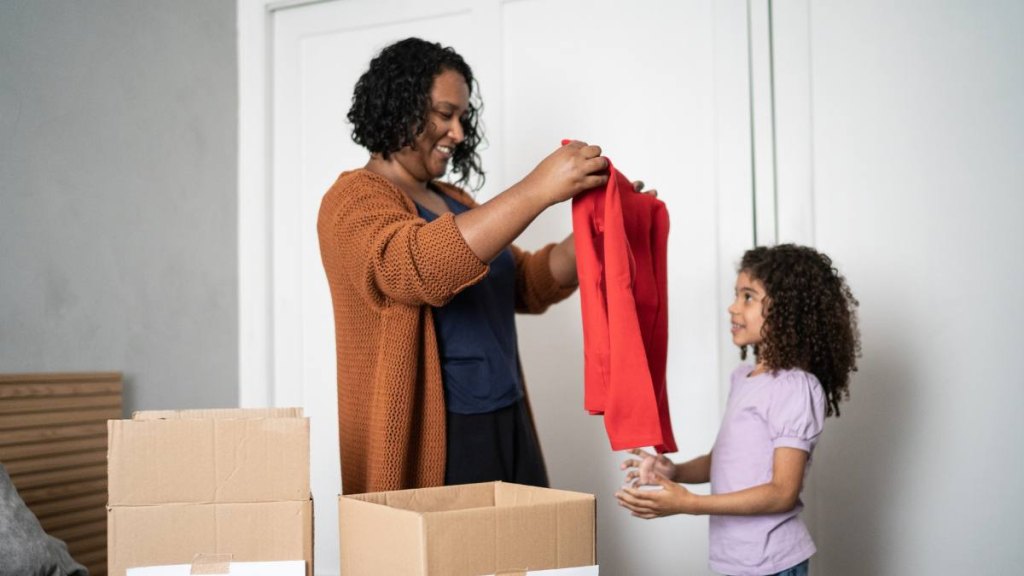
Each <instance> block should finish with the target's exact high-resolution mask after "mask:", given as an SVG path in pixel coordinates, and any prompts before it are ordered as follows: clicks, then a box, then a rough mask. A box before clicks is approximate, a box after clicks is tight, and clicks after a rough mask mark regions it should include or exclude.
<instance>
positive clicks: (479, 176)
mask: <svg viewBox="0 0 1024 576" xmlns="http://www.w3.org/2000/svg"><path fill="white" fill-rule="evenodd" d="M445 70H452V71H455V72H458V73H459V74H461V75H462V77H463V78H465V80H466V85H467V86H469V93H470V101H469V109H468V110H467V111H466V113H465V115H463V116H462V118H461V122H462V130H463V132H464V133H465V139H464V140H463V141H462V142H460V143H459V144H458V145H457V146H456V147H455V151H454V152H453V153H452V172H453V173H455V174H458V175H459V178H458V179H457V180H456V183H457V184H460V185H462V184H465V183H468V182H469V179H470V177H471V176H472V175H474V174H475V175H476V178H475V180H476V182H475V185H474V186H473V189H474V190H477V189H479V188H480V187H481V186H483V182H484V172H483V169H482V168H481V165H480V156H479V155H478V154H477V152H476V148H477V145H479V144H480V142H481V141H482V140H483V131H482V129H481V127H480V126H479V125H478V122H479V113H480V110H481V109H482V107H483V105H482V104H481V102H480V100H479V97H474V96H473V95H474V92H475V91H474V90H473V87H474V84H475V82H474V80H473V71H472V70H471V69H470V68H469V65H468V64H466V61H465V60H463V59H462V56H459V54H458V53H457V52H455V50H453V49H452V48H450V47H445V46H441V45H440V44H438V43H436V42H427V41H426V40H421V39H419V38H406V39H405V40H400V41H398V42H395V43H394V44H391V45H390V46H387V47H386V48H384V49H383V50H381V51H380V54H378V55H377V56H376V57H375V58H374V59H373V60H371V61H370V68H369V69H368V70H367V71H366V72H364V73H363V75H362V76H361V77H360V78H359V81H358V82H356V88H355V92H354V93H353V94H352V107H351V108H350V109H349V111H348V120H349V122H351V123H352V140H353V141H355V143H356V144H359V145H360V146H363V147H364V148H366V149H367V150H369V151H370V152H371V153H373V154H380V155H381V156H382V157H384V159H385V160H386V159H387V158H388V157H389V156H390V155H391V154H393V153H395V152H398V151H399V150H401V149H402V148H403V147H405V146H408V145H412V144H413V142H414V141H415V139H416V136H418V135H419V134H422V133H423V131H424V130H425V129H426V127H427V114H428V112H429V110H430V106H431V102H430V91H431V89H432V87H433V85H434V78H436V77H437V76H439V75H440V74H441V73H442V72H444V71H445Z"/></svg>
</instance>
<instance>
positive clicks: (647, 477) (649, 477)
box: [619, 448, 676, 487]
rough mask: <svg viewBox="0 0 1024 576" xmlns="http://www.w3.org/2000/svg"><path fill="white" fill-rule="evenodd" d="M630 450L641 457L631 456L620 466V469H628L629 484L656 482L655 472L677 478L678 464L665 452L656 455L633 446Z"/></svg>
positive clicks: (669, 477)
mask: <svg viewBox="0 0 1024 576" xmlns="http://www.w3.org/2000/svg"><path fill="white" fill-rule="evenodd" d="M629 452H630V453H631V454H633V455H634V456H638V457H639V458H630V459H628V460H625V461H624V462H623V463H622V464H621V465H620V466H619V468H620V469H622V470H627V472H626V481H625V484H626V485H627V486H632V487H636V486H637V485H643V484H654V483H655V480H654V474H655V473H658V474H661V475H662V476H664V477H665V478H667V479H669V480H674V479H675V476H676V465H675V464H674V463H673V462H672V461H671V460H669V459H668V456H665V455H664V454H659V455H657V456H655V455H654V454H651V453H650V452H647V451H645V450H643V449H641V448H633V449H632V450H630V451H629Z"/></svg>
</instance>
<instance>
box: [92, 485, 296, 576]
mask: <svg viewBox="0 0 1024 576" xmlns="http://www.w3.org/2000/svg"><path fill="white" fill-rule="evenodd" d="M196 554H231V555H232V558H233V560H234V561H237V562H265V561H283V560H303V561H304V562H305V563H306V565H307V570H306V573H307V574H312V562H313V502H312V501H311V500H306V501H305V502H261V503H255V504H235V503H229V504H164V505H161V506H116V507H110V508H107V561H108V565H109V568H110V570H109V573H110V575H111V576H124V575H125V572H126V570H127V569H128V568H129V567H144V566H162V565H168V564H186V563H191V562H192V561H193V559H194V558H195V556H196Z"/></svg>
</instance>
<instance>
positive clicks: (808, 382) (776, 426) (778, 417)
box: [767, 371, 825, 452]
mask: <svg viewBox="0 0 1024 576" xmlns="http://www.w3.org/2000/svg"><path fill="white" fill-rule="evenodd" d="M773 388H774V389H773V395H772V399H771V403H770V404H769V407H768V413H767V419H768V428H769V431H770V433H771V439H772V447H773V448H796V449H798V450H803V451H805V452H811V451H812V450H813V449H814V445H815V444H817V442H818V437H819V436H820V435H821V431H822V428H823V426H824V423H825V391H824V390H823V389H822V387H821V384H820V383H818V379H817V378H815V377H814V375H812V374H809V373H807V372H802V371H794V372H790V373H788V374H786V375H785V376H784V377H783V378H781V379H780V380H779V381H778V382H777V383H776V384H775V386H774V387H773Z"/></svg>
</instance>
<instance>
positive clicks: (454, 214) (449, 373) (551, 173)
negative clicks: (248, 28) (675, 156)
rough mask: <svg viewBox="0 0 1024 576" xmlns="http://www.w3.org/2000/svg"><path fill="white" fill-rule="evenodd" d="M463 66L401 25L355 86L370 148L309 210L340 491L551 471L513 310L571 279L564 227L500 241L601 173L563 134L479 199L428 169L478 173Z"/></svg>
mask: <svg viewBox="0 0 1024 576" xmlns="http://www.w3.org/2000/svg"><path fill="white" fill-rule="evenodd" d="M473 84H474V83H473V73H472V71H471V70H470V68H469V66H468V65H467V64H466V63H465V61H463V59H462V57H461V56H459V55H458V54H457V53H456V52H455V51H454V50H452V49H451V48H444V47H441V46H440V45H439V44H435V43H431V42H426V41H423V40H420V39H417V38H409V39H406V40H402V41H400V42H397V43H395V44H392V45H390V46H388V47H386V48H385V49H384V50H383V51H381V53H380V54H379V55H378V56H377V57H376V58H374V59H373V60H372V61H371V62H370V67H369V70H367V72H366V73H364V74H363V76H362V77H361V78H360V79H359V81H358V83H357V84H356V88H355V93H354V95H353V97H352V108H351V110H350V111H349V114H348V118H349V120H350V121H351V122H352V124H353V132H352V138H353V140H354V141H355V142H356V143H358V144H360V145H362V146H364V147H365V148H367V150H369V152H370V159H369V161H368V162H367V163H366V165H365V166H364V167H363V168H361V169H358V170H354V171H351V172H345V173H343V174H342V175H341V176H340V177H339V178H338V180H337V182H335V184H334V185H333V186H332V187H331V189H330V190H328V192H327V193H326V195H325V196H324V199H323V203H322V205H321V208H320V215H319V221H318V225H317V229H318V233H319V237H320V250H321V256H322V258H323V263H324V268H325V270H326V272H327V279H328V282H329V284H330V288H331V297H332V300H333V304H334V314H335V335H336V339H337V354H338V407H339V425H340V440H341V463H342V481H343V482H342V483H343V492H344V493H346V494H352V493H359V492H368V491H383V490H396V489H405V488H414V487H422V486H436V485H441V484H460V483H466V482H477V481H487V480H505V481H511V482H518V483H526V484H534V485H540V486H544V485H547V473H546V471H545V469H544V462H543V458H542V457H541V453H540V446H539V444H538V442H537V436H536V432H535V430H534V428H533V423H532V419H531V417H530V414H529V408H528V405H527V404H526V402H525V396H524V388H523V382H522V374H521V371H520V369H519V356H518V351H517V346H516V337H515V323H514V313H515V312H516V311H520V312H531V313H539V312H543V311H544V310H545V309H546V308H547V307H548V306H549V305H551V304H553V303H555V302H558V301H559V300H562V299H564V298H565V297H567V296H568V295H569V294H571V293H572V291H573V290H574V289H575V287H576V283H577V281H576V267H575V252H574V248H573V241H572V237H571V236H570V237H569V238H566V239H565V240H563V241H562V242H560V243H556V244H550V245H548V246H546V247H544V248H542V249H541V250H539V251H537V252H534V253H532V254H531V253H528V252H524V251H522V250H519V249H518V248H516V247H515V246H512V245H511V243H512V241H513V240H514V239H515V238H516V237H517V236H518V235H519V234H520V233H521V232H522V231H523V230H524V229H525V228H526V226H527V225H528V224H529V223H530V222H531V221H532V220H533V219H534V218H535V217H536V216H537V215H538V214H540V213H541V212H542V211H543V210H545V209H546V208H548V207H549V206H552V205H554V204H557V203H558V202H562V201H564V200H567V199H569V198H572V197H573V196H574V195H576V194H578V193H580V192H582V191H584V190H587V189H589V188H593V187H595V186H601V185H604V184H605V182H606V181H607V174H606V173H602V171H604V170H605V169H606V167H607V161H606V159H604V158H602V157H601V149H600V148H599V147H597V146H589V145H586V144H585V143H582V142H572V143H570V144H568V145H566V146H563V147H560V148H559V149H557V150H555V151H554V152H553V153H551V155H549V156H548V157H547V158H545V159H544V160H543V161H542V162H541V163H540V164H539V165H538V166H537V167H536V168H534V169H533V171H532V172H530V173H529V174H528V175H527V176H526V177H525V178H523V179H522V180H521V181H520V182H518V183H517V184H515V185H514V186H512V187H511V188H509V189H508V190H505V191H504V192H502V193H500V194H499V195H497V196H496V197H495V198H493V199H492V200H490V201H488V202H487V203H485V204H483V205H479V206H478V205H477V204H476V203H475V202H474V201H473V199H472V198H471V197H470V196H468V195H467V194H466V192H464V191H463V190H461V189H460V188H457V187H456V186H453V185H450V184H446V183H442V182H439V181H438V180H437V179H438V178H440V177H441V176H443V175H444V174H445V173H446V172H447V171H448V168H449V164H451V168H452V171H453V173H454V174H456V175H458V176H459V180H458V182H459V183H460V184H464V183H466V182H467V181H468V180H469V179H470V178H471V177H474V176H475V177H476V179H477V180H478V181H482V179H483V171H482V170H481V168H480V159H479V156H478V155H477V152H476V147H477V145H478V144H479V143H480V141H481V139H482V135H481V134H480V132H479V128H478V124H477V122H478V113H479V109H480V106H479V103H478V102H477V100H476V99H474V98H473V93H472V87H473Z"/></svg>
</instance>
